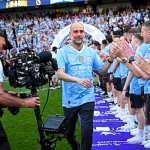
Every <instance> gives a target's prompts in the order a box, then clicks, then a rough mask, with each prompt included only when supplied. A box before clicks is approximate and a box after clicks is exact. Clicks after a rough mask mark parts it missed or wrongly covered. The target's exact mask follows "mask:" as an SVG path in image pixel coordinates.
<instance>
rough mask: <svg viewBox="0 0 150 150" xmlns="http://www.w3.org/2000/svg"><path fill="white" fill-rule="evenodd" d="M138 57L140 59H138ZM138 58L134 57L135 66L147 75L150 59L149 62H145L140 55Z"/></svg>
mask: <svg viewBox="0 0 150 150" xmlns="http://www.w3.org/2000/svg"><path fill="white" fill-rule="evenodd" d="M139 57H140V58H139ZM139 57H137V56H135V64H136V65H137V66H138V67H139V68H140V69H141V70H142V71H144V72H146V73H149V69H150V57H149V60H148V61H147V60H145V59H144V57H143V56H142V55H140V54H139Z"/></svg>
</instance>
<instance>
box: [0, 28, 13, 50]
mask: <svg viewBox="0 0 150 150" xmlns="http://www.w3.org/2000/svg"><path fill="white" fill-rule="evenodd" d="M0 36H1V37H3V38H5V33H4V31H3V30H1V29H0ZM7 43H8V47H5V50H6V49H12V48H13V47H12V45H11V44H10V42H9V41H8V40H7Z"/></svg>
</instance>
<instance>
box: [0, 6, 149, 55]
mask: <svg viewBox="0 0 150 150" xmlns="http://www.w3.org/2000/svg"><path fill="white" fill-rule="evenodd" d="M147 20H149V9H148V8H147V6H139V7H138V8H134V9H133V8H132V7H126V6H124V7H122V6H120V7H119V6H118V7H117V8H116V10H113V9H112V8H110V9H108V8H104V9H103V11H102V12H101V13H99V12H97V13H95V14H94V12H91V13H89V14H88V13H83V11H79V12H71V11H70V12H57V11H56V12H55V13H49V12H47V13H45V12H44V11H43V12H42V13H41V14H40V13H36V14H35V13H34V14H32V13H31V12H30V13H26V14H23V13H21V14H20V16H19V15H13V14H7V15H5V16H0V28H1V29H6V31H7V36H8V39H9V41H10V42H11V43H12V45H13V49H12V50H11V52H12V51H14V50H16V44H15V41H14V36H13V31H12V28H15V30H16V35H17V41H18V47H19V48H22V47H25V46H27V44H28V45H29V47H32V48H33V49H34V50H35V52H37V53H39V52H41V51H42V50H43V45H44V43H47V44H48V50H51V49H52V47H51V45H52V42H53V40H54V39H55V36H56V35H57V34H58V32H59V31H60V30H61V29H62V28H64V27H65V26H67V25H69V24H72V23H73V22H75V21H78V22H83V23H87V24H91V25H93V26H95V27H97V28H98V29H99V30H100V31H101V32H102V33H103V34H104V35H107V34H111V35H112V32H113V31H116V30H120V31H121V32H123V28H124V27H125V26H127V25H129V26H130V27H141V24H142V23H143V22H145V21H147ZM93 41H94V40H93V39H92V37H91V36H90V35H88V34H86V36H85V40H84V42H85V44H87V45H88V46H89V45H92V44H93ZM67 43H68V42H67V41H66V42H64V44H67ZM62 46H63V45H62Z"/></svg>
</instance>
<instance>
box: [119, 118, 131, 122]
mask: <svg viewBox="0 0 150 150" xmlns="http://www.w3.org/2000/svg"><path fill="white" fill-rule="evenodd" d="M120 119H121V118H120ZM122 121H123V122H124V123H127V122H130V118H126V119H123V120H122Z"/></svg>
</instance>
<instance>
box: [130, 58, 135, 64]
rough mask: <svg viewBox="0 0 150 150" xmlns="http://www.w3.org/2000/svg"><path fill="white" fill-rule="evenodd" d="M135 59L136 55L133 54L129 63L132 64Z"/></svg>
mask: <svg viewBox="0 0 150 150" xmlns="http://www.w3.org/2000/svg"><path fill="white" fill-rule="evenodd" d="M133 61H135V60H134V56H131V57H130V58H129V63H130V64H132V62H133Z"/></svg>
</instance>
